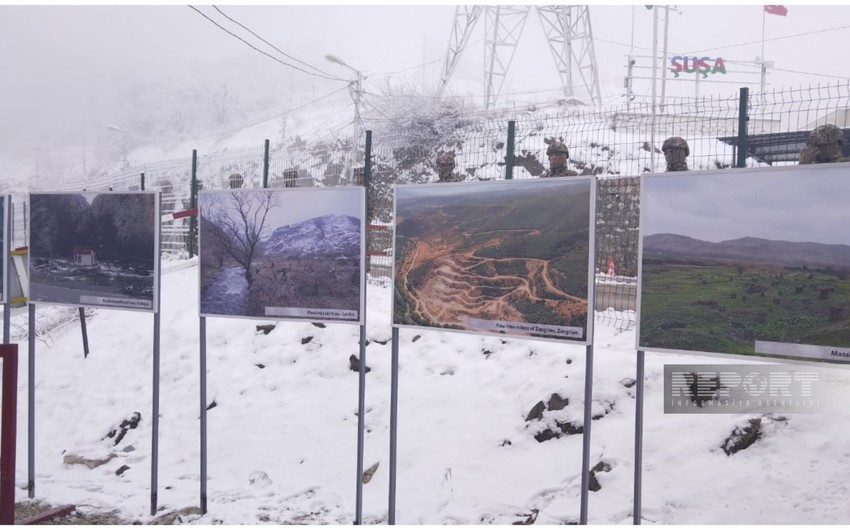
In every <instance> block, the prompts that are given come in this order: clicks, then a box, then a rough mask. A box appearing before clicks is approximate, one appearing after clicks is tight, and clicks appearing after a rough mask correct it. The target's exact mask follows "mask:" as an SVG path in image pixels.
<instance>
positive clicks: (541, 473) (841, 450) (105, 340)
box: [13, 261, 850, 524]
mask: <svg viewBox="0 0 850 530" xmlns="http://www.w3.org/2000/svg"><path fill="white" fill-rule="evenodd" d="M186 265H189V266H188V267H187V266H186ZM197 275H198V269H197V266H195V264H194V263H192V262H188V263H187V262H180V261H170V262H168V263H166V264H165V266H164V271H163V276H162V341H161V345H162V362H161V401H160V436H159V488H158V495H159V499H158V500H159V507H160V511H161V512H166V511H170V510H175V509H180V508H184V507H187V506H192V505H198V504H199V503H200V483H199V475H200V434H199V433H200V420H199V417H200V410H199V409H200V403H199V381H200V373H199V366H200V361H199V345H198V344H199V343H198V339H199V325H198V291H197V289H198V278H197ZM390 296H391V291H390V289H389V288H387V287H378V286H375V285H369V287H368V298H367V305H368V312H367V319H368V321H367V335H368V338H369V340H370V343H369V346H368V348H367V359H366V361H367V365H368V366H369V367H370V368H371V371H370V372H369V373H368V375H367V376H366V411H367V412H366V434H365V461H364V468H366V469H368V468H370V467H371V466H373V465H374V464H378V468H377V471H376V472H375V474H374V476H373V478H372V479H371V481H370V482H368V483H367V484H365V485H364V518H363V520H364V522H365V523H377V522H385V521H386V516H387V501H388V484H389V437H390V435H389V417H390V379H391V371H390V357H391V352H390V349H391V345H390V342H389V340H390V336H391V325H390V301H391V298H390ZM37 307H38V319H39V326H38V329H39V330H40V335H39V336H38V341H37V348H36V363H35V364H36V370H35V385H36V396H35V417H36V424H35V470H36V475H35V492H36V498H38V499H41V500H45V501H48V502H50V503H53V504H57V503H73V504H76V505H77V507H78V509H79V510H82V511H101V510H118V511H119V512H120V513H121V515H122V516H124V517H126V518H128V519H131V520H139V521H148V520H150V519H152V517H151V516H150V515H149V513H148V512H149V506H150V494H151V490H150V479H151V451H150V449H151V396H152V394H151V392H152V355H151V352H152V342H151V337H152V330H153V317H152V316H151V315H150V314H145V313H134V312H127V311H110V310H104V309H97V310H89V314H90V319H89V321H88V333H89V343H90V349H91V353H90V355H89V356H88V358H84V357H83V351H82V344H81V338H80V330H79V327H78V325H77V324H76V323H72V324H66V325H63V326H59V327H56V324H57V323H59V322H62V321H63V317H64V316H66V315H70V314H73V313H74V312H75V310H74V309H73V308H61V307H48V306H37ZM263 323H268V322H261V321H257V322H252V321H249V320H244V319H232V320H228V319H213V318H210V319H207V337H208V338H207V345H208V357H207V368H208V389H207V395H208V400H207V401H208V402H207V406H212V404H213V403H214V404H215V406H214V407H212V408H210V409H209V411H208V421H209V483H208V492H209V512H208V513H207V515H205V516H189V517H186V518H184V519H183V520H184V521H185V522H194V523H200V524H216V523H225V524H252V523H260V522H270V523H279V524H285V523H338V524H347V523H350V522H352V521H353V519H354V510H355V488H356V480H357V477H356V455H357V452H356V448H357V445H356V440H357V396H358V388H357V384H358V374H357V373H356V372H354V371H351V370H350V369H349V356H350V355H352V354H357V353H358V333H359V330H358V328H357V326H351V325H341V324H336V325H331V324H329V325H327V326H326V327H323V328H322V327H317V326H315V325H313V324H311V323H293V322H281V323H278V324H277V326H276V328H275V329H274V330H273V331H271V333H269V334H268V335H265V334H263V333H262V332H258V331H257V330H256V324H263ZM25 329H26V314H25V312H24V313H20V314H16V315H14V316H13V337H14V338H15V340H16V341H17V342H19V343H20V348H21V350H20V354H21V360H20V379H19V388H18V402H19V417H18V418H19V419H18V457H17V463H18V466H17V474H16V484H17V486H18V487H19V489H18V492H17V497H18V500H21V499H24V498H26V491H25V487H26V483H27V451H26V447H27V399H26V397H27V378H28V373H27V363H26V358H27V344H26V338H25V337H24V336H23V331H24V330H25ZM634 333H635V332H634V330H633V329H632V330H620V329H618V326H616V325H615V323H613V322H612V323H611V324H607V323H606V319H600V320H597V325H596V326H595V347H594V352H595V353H594V378H593V411H594V414H598V415H601V418H600V419H598V420H596V421H594V422H593V426H592V437H591V455H590V463H591V465H592V466H593V465H596V464H597V463H598V462H600V461H604V462H605V463H607V464H608V465H609V466H610V471H607V472H600V473H597V478H598V480H599V483H600V485H601V489H600V490H599V491H596V492H592V493H591V494H590V498H589V522H590V523H606V524H630V523H631V512H632V488H633V481H632V478H633V472H634V466H633V463H634V427H635V406H634V390H635V389H634V387H631V388H629V387H627V383H628V381H627V379H628V378H633V377H634V376H635V351H634V343H635V336H634ZM399 351H400V363H399V371H400V373H399V426H398V475H397V477H398V490H397V512H396V513H397V518H396V521H397V522H398V523H408V524H419V523H430V524H442V523H466V524H476V523H506V524H508V523H512V522H517V521H525V520H527V519H529V518H531V519H533V520H535V522H536V523H538V524H543V523H549V524H556V523H564V522H577V521H578V518H579V498H580V485H581V456H582V454H581V447H582V437H581V435H578V434H576V435H570V436H564V437H561V438H558V439H551V440H547V441H544V442H542V443H541V442H538V441H537V440H536V439H535V438H534V435H535V434H537V433H539V432H540V431H542V430H544V429H545V428H546V427H547V426H552V427H554V425H555V423H554V422H555V421H556V420H557V421H560V422H565V421H569V422H572V423H573V424H575V425H580V424H581V421H582V411H583V396H584V371H585V349H584V347H579V346H572V345H562V344H557V343H552V342H537V341H531V340H516V339H512V340H504V341H503V340H501V339H500V338H499V337H489V336H487V337H481V336H475V335H465V334H458V333H440V332H436V331H422V330H412V329H402V330H400V348H399ZM687 362H695V363H699V362H703V363H711V362H725V359H724V360H721V361H718V360H717V359H716V358H715V359H710V358H703V357H697V356H682V355H671V354H666V355H665V354H658V353H651V352H648V353H647V355H646V404H645V405H646V406H645V433H644V467H643V469H644V480H643V516H644V522H645V523H682V524H691V523H835V524H837V523H848V522H850V503H848V502H847V499H848V498H849V497H850V446H848V443H847V441H846V436H845V433H846V430H847V425H848V421H850V419H848V417H847V416H835V415H817V414H808V415H789V416H787V421H770V422H765V426H764V430H765V432H766V435H765V436H764V437H763V438H762V439H760V440H759V441H757V442H756V443H755V444H754V445H753V446H751V447H750V448H748V449H746V450H743V451H741V452H739V453H736V454H734V455H732V456H727V455H726V454H725V453H724V452H723V450H721V448H720V446H721V444H722V443H723V441H724V440H725V439H726V437H727V436H729V434H730V433H731V432H732V431H733V429H734V428H735V427H739V426H744V425H746V424H747V420H748V419H749V418H750V417H751V416H750V415H726V414H714V415H665V414H663V411H662V408H663V407H662V384H663V381H662V373H663V365H664V364H665V363H687ZM823 373H824V374H826V378H828V379H829V381H830V385H831V386H832V387H834V389H836V390H838V391H844V392H845V393H846V389H847V388H850V374H848V373H847V372H846V371H841V370H838V369H832V368H829V369H828V368H823ZM554 393H558V394H559V395H560V396H561V397H563V398H567V399H568V401H569V404H568V405H567V406H566V407H565V408H564V409H563V410H559V411H549V410H547V411H545V412H543V415H542V419H540V420H531V421H529V422H527V421H526V417H527V416H528V414H529V411H530V410H531V409H532V407H534V405H535V404H536V403H537V402H538V401H541V400H542V401H544V402H547V401H548V400H549V398H550V396H551V395H552V394H554ZM134 412H138V413H140V414H141V421H140V422H139V426H138V428H135V429H131V430H129V431H128V432H127V434H126V436H124V438H123V439H122V440H121V441H120V442H119V443H118V444H117V445H114V439H115V438H114V437H112V438H109V437H106V435H107V434H108V433H109V432H110V431H111V430H112V429H114V428H115V427H117V426H118V425H119V424H120V423H121V421H122V420H124V419H129V418H130V417H131V416H132V415H133V413H134ZM105 437H106V438H105ZM110 453H113V454H115V455H116V456H115V457H113V458H112V459H111V460H110V461H109V462H107V463H106V464H103V465H101V466H99V467H96V468H94V469H89V468H88V467H87V466H85V465H81V464H67V463H64V461H65V457H68V456H70V455H76V456H79V457H82V458H86V459H101V458H107V457H109V455H110ZM122 466H129V469H126V470H124V471H123V472H122V473H121V474H120V475H117V474H116V471H118V470H119V469H120V468H121V467H122Z"/></svg>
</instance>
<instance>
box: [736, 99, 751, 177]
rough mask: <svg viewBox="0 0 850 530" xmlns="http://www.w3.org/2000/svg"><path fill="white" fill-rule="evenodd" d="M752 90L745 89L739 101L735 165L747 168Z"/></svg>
mask: <svg viewBox="0 0 850 530" xmlns="http://www.w3.org/2000/svg"><path fill="white" fill-rule="evenodd" d="M749 100H750V89H749V88H747V87H744V88H742V89H741V96H740V98H739V100H738V161H737V163H736V164H735V165H736V166H737V167H746V166H747V120H748V119H749V118H748V117H747V115H748V114H749V109H748V105H749Z"/></svg>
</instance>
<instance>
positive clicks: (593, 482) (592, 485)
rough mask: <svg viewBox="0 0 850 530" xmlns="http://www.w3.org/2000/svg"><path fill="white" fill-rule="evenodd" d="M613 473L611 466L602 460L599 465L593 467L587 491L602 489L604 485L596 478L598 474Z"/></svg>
mask: <svg viewBox="0 0 850 530" xmlns="http://www.w3.org/2000/svg"><path fill="white" fill-rule="evenodd" d="M609 471H611V465H610V464H608V463H607V462H605V461H602V460H600V461H599V463H598V464H596V465H595V466H593V468H591V470H590V480H589V481H588V484H587V489H589V490H590V491H599V490H601V489H602V485H601V484H600V483H599V479H597V478H596V474H597V473H607V472H609Z"/></svg>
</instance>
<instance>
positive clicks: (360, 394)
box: [354, 131, 372, 525]
mask: <svg viewBox="0 0 850 530" xmlns="http://www.w3.org/2000/svg"><path fill="white" fill-rule="evenodd" d="M371 172H372V131H366V160H365V167H364V168H363V187H364V188H365V189H366V193H365V194H364V195H365V200H364V212H363V215H365V216H368V215H369V213H368V212H369V185H370V181H371V177H372V175H371ZM368 224H369V223H368V222H366V223H364V225H368ZM365 241H366V249H363V250H361V252H365V251H366V250H368V249H369V231H368V230H367V231H366V238H365ZM365 256H366V259H369V253H368V252H365ZM360 274H361V278H362V280H365V274H366V271H365V270H361V271H360ZM366 284H367V282H366V281H362V285H363V293H362V294H361V296H362V299H363V300H366ZM366 315H367V313H366V312H365V311H364V312H363V315H361V323H360V373H359V374H358V391H357V488H356V501H355V508H354V511H355V514H354V524H357V525H359V524H362V523H363V457H364V443H365V442H364V433H365V431H366Z"/></svg>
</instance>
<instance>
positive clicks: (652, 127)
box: [649, 6, 658, 173]
mask: <svg viewBox="0 0 850 530" xmlns="http://www.w3.org/2000/svg"><path fill="white" fill-rule="evenodd" d="M657 71H658V6H653V8H652V123H651V124H650V134H649V170H650V171H651V172H653V173H655V103H656V101H655V92H656V85H657V83H656V77H657V75H658V74H657Z"/></svg>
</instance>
